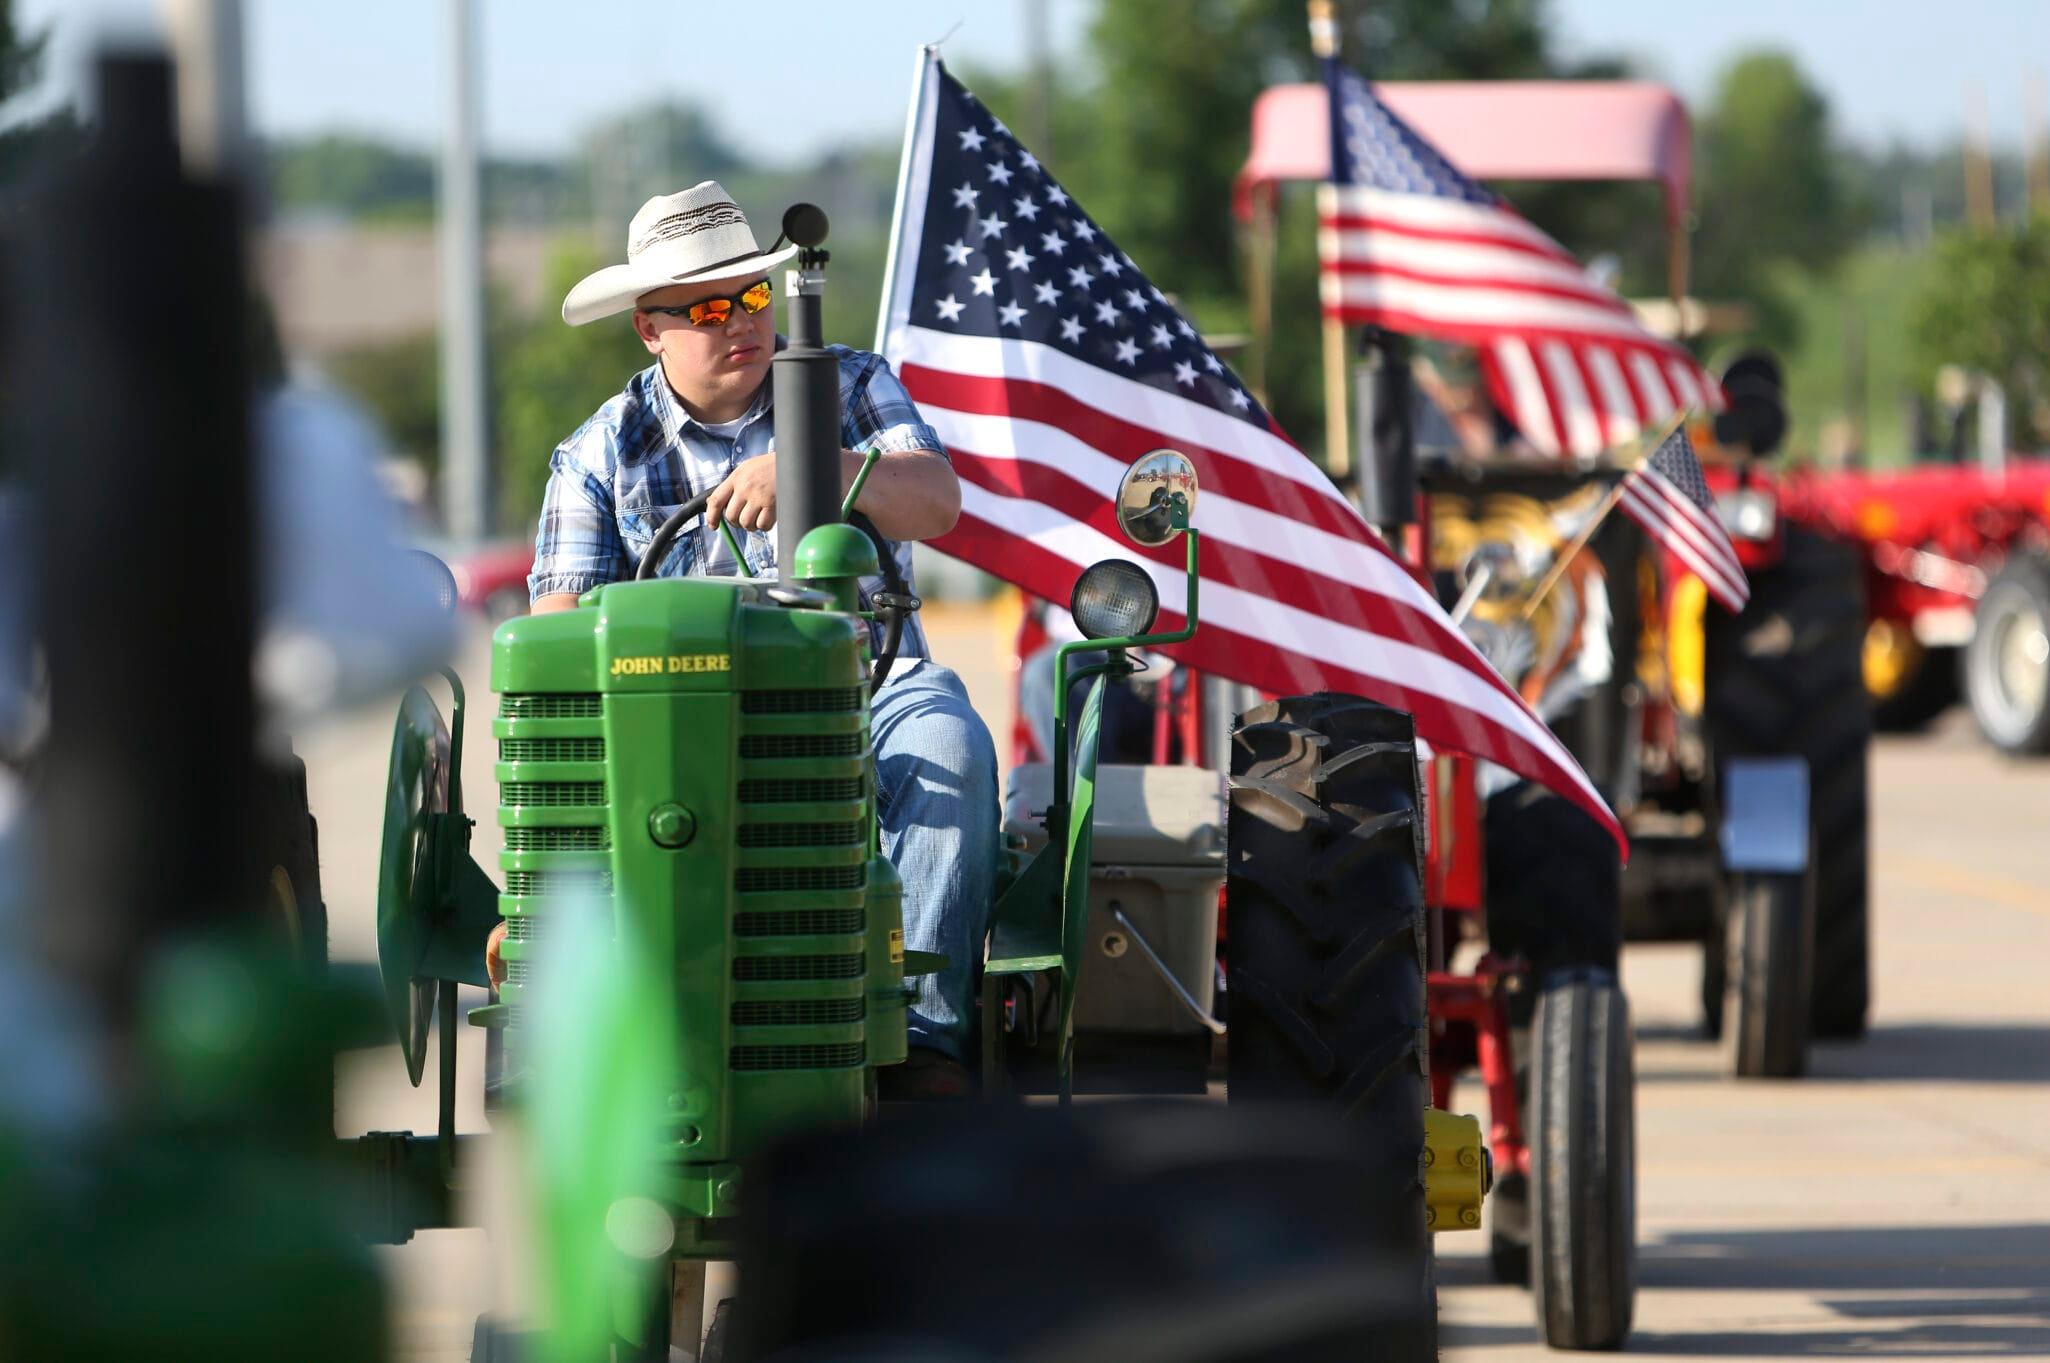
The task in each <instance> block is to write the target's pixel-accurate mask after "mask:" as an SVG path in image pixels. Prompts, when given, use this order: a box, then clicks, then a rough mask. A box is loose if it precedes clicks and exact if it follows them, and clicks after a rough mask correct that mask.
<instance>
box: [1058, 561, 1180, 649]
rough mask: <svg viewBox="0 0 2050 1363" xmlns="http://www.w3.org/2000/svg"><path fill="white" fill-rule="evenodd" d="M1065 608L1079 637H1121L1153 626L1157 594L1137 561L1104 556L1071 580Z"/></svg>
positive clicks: (1158, 607) (1158, 596)
mask: <svg viewBox="0 0 2050 1363" xmlns="http://www.w3.org/2000/svg"><path fill="white" fill-rule="evenodd" d="M1068 609H1069V611H1070V612H1072V613H1073V615H1074V617H1075V628H1076V629H1079V630H1081V631H1082V637H1083V638H1085V639H1122V638H1125V637H1127V636H1129V635H1134V634H1144V633H1145V632H1146V631H1147V630H1149V629H1152V628H1153V618H1154V617H1155V616H1156V615H1159V614H1160V593H1159V592H1157V591H1155V590H1154V589H1153V579H1152V578H1150V577H1148V576H1147V575H1146V570H1145V569H1144V568H1141V567H1140V566H1139V565H1138V564H1136V563H1133V562H1131V561H1130V560H1128V559H1122V558H1107V559H1105V560H1104V561H1103V562H1101V563H1097V564H1092V565H1091V566H1089V567H1088V568H1086V569H1084V570H1083V572H1082V576H1081V577H1079V578H1077V579H1076V580H1075V594H1074V595H1073V596H1072V597H1070V598H1069V600H1068Z"/></svg>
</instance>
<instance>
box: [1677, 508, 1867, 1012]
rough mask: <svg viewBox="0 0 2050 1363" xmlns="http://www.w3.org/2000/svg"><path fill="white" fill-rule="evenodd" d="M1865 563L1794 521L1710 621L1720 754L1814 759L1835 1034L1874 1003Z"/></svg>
mask: <svg viewBox="0 0 2050 1363" xmlns="http://www.w3.org/2000/svg"><path fill="white" fill-rule="evenodd" d="M1863 571H1864V570H1863V568H1862V566H1861V565H1860V563H1859V561H1858V558H1857V556H1856V555H1855V554H1853V553H1852V552H1851V551H1850V550H1848V549H1846V548H1844V547H1842V546H1840V545H1837V544H1832V543H1830V542H1829V541H1827V540H1825V539H1822V538H1821V537H1820V536H1817V535H1813V534H1810V533H1808V532H1807V531H1804V530H1799V529H1790V530H1788V531H1787V540H1786V552H1785V555H1784V556H1783V557H1782V558H1781V560H1780V562H1779V563H1778V564H1777V565H1775V566H1774V567H1772V568H1769V569H1765V570H1763V571H1761V572H1759V573H1757V574H1756V575H1754V576H1753V578H1752V579H1751V600H1750V602H1749V604H1747V605H1746V606H1745V608H1744V612H1743V614H1742V615H1738V616H1734V617H1733V616H1731V615H1730V614H1729V613H1728V612H1727V611H1722V610H1715V609H1712V610H1710V611H1709V613H1708V620H1707V623H1706V635H1707V639H1706V643H1707V649H1708V667H1707V694H1706V697H1705V718H1706V720H1707V727H1708V735H1709V742H1710V751H1711V752H1712V753H1713V754H1714V757H1715V760H1716V761H1717V762H1722V761H1724V760H1726V759H1728V758H1732V757H1781V756H1785V757H1800V758H1804V759H1806V761H1807V763H1808V808H1809V832H1810V837H1809V848H1810V862H1811V864H1812V866H1813V868H1814V871H1815V885H1816V902H1815V978H1814V984H1813V989H1812V992H1811V994H1810V1019H1809V1021H1810V1030H1811V1032H1812V1033H1813V1035H1815V1036H1817V1037H1827V1038H1847V1037H1856V1036H1862V1035H1863V1034H1864V1031H1865V1016H1866V1013H1867V1012H1868V1011H1869V1009H1870V1006H1871V960H1870V953H1871V946H1870V941H1871V905H1870V899H1871V883H1870V868H1869V864H1868V851H1867V840H1868V828H1869V821H1870V811H1869V808H1868V802H1867V794H1866V752H1867V749H1868V748H1869V747H1870V746H1871V741H1872V714H1871V708H1870V705H1869V702H1868V699H1867V696H1866V692H1865V678H1864V660H1863V653H1864V638H1865V605H1864V576H1863ZM1711 949H1714V946H1713V944H1711Z"/></svg>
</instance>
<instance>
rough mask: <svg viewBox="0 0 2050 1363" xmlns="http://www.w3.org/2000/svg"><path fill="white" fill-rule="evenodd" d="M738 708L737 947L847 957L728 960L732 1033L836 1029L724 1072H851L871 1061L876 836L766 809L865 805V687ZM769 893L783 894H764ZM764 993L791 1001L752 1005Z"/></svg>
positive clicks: (793, 694) (747, 699) (846, 823)
mask: <svg viewBox="0 0 2050 1363" xmlns="http://www.w3.org/2000/svg"><path fill="white" fill-rule="evenodd" d="M740 701H741V703H740V732H739V734H738V735H737V743H736V745H735V747H736V754H735V755H736V756H737V757H738V759H739V761H738V764H737V770H736V771H735V773H734V777H735V781H736V787H735V795H736V796H737V797H738V798H737V806H736V810H735V812H736V814H737V816H738V817H737V826H736V828H735V831H734V840H735V842H736V843H737V844H738V859H737V861H736V863H735V865H734V868H733V880H732V886H733V893H734V899H735V903H736V905H738V906H741V907H740V911H739V912H736V913H735V914H734V915H733V917H732V920H731V928H730V931H731V933H732V937H731V939H730V940H731V942H732V943H733V947H734V949H735V950H736V951H737V952H740V953H754V952H762V951H767V950H771V949H772V947H773V946H783V947H785V948H786V949H788V948H793V947H794V948H798V949H800V950H802V949H803V948H805V947H809V946H811V945H813V944H812V943H811V942H809V941H798V940H794V939H799V938H826V939H828V940H833V939H838V941H839V942H844V943H845V944H846V946H847V947H849V948H851V949H850V950H845V951H840V952H835V953H832V954H825V953H820V954H817V955H812V954H806V955H801V956H767V955H753V954H737V955H735V956H734V958H733V978H734V980H735V981H736V984H735V987H734V992H735V994H736V996H737V997H735V998H734V1000H733V1002H732V1004H731V1011H730V1012H729V1013H728V1015H727V1016H728V1018H729V1019H730V1021H731V1023H732V1025H733V1026H736V1027H813V1028H830V1029H838V1030H829V1031H822V1032H811V1033H796V1034H790V1033H785V1035H788V1036H789V1037H790V1042H791V1044H789V1045H781V1046H761V1045H738V1046H732V1047H731V1048H730V1050H729V1052H728V1054H727V1066H728V1068H729V1069H730V1070H732V1071H734V1072H739V1073H744V1072H761V1071H770V1070H846V1069H850V1068H855V1067H858V1066H860V1065H862V1064H865V1063H866V1062H867V1058H868V1047H867V1044H866V1043H865V1041H864V1040H863V1039H862V1032H861V1030H860V1027H861V1023H862V1021H863V1019H864V1018H866V1017H867V1016H868V1003H867V1000H866V998H865V997H864V996H863V995H862V994H861V993H860V992H859V991H860V990H861V989H862V987H863V985H862V981H863V980H864V979H865V977H866V976H867V974H868V952H867V951H866V950H865V945H866V942H865V934H866V932H867V930H868V909H867V906H866V901H867V889H868V850H869V849H868V844H869V840H870V838H871V837H872V836H873V832H872V829H871V827H870V824H869V821H868V819H867V818H865V817H861V816H859V815H857V816H856V817H852V818H844V817H843V818H840V819H833V820H823V821H821V820H818V819H816V818H813V819H807V820H804V821H802V822H789V823H780V822H772V821H771V819H772V815H771V813H770V810H769V809H768V808H765V806H767V807H775V806H781V807H783V808H782V809H781V810H778V811H777V812H782V813H785V814H786V815H788V814H795V815H798V816H799V817H800V818H802V817H803V816H804V815H806V814H811V813H813V811H811V810H806V809H792V808H790V806H793V805H817V804H825V805H834V804H837V805H843V806H844V805H847V804H853V803H858V802H863V801H866V799H867V798H868V794H869V781H868V775H867V771H868V761H867V758H868V745H869V734H868V689H867V688H866V687H863V686H844V687H832V688H822V689H817V690H804V691H743V692H742V693H741V697H740ZM757 717H759V718H757ZM771 895H774V896H780V897H779V898H768V897H767V896H771ZM750 896H758V897H754V898H750ZM770 905H784V906H787V907H773V908H772V907H767V906H770ZM850 939H851V940H850ZM751 985H754V986H761V987H760V988H753V989H751V988H750V987H749V986H751ZM772 992H773V993H778V994H783V995H796V996H797V997H794V998H792V997H784V998H759V997H750V995H755V994H767V993H772ZM850 995H851V997H850Z"/></svg>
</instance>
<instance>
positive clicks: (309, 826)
mask: <svg viewBox="0 0 2050 1363" xmlns="http://www.w3.org/2000/svg"><path fill="white" fill-rule="evenodd" d="M255 807H256V817H257V828H258V837H259V838H260V839H261V843H260V849H259V859H258V862H259V865H260V867H261V869H262V873H263V876H264V879H265V884H264V894H265V902H266V903H267V904H271V905H274V906H282V900H283V895H282V894H281V893H280V887H278V886H277V885H275V884H274V879H275V877H276V875H277V874H278V873H279V872H282V873H283V875H284V879H285V881H286V883H287V885H289V887H290V891H291V904H290V906H289V918H287V917H286V916H285V915H284V914H282V913H281V914H280V915H279V922H278V924H277V926H279V927H281V928H283V930H284V931H285V932H286V933H287V935H288V936H289V937H290V939H291V940H292V941H293V942H294V943H295V944H296V947H297V950H298V953H299V955H300V958H301V959H302V960H304V961H305V962H306V964H307V966H308V967H309V968H311V969H314V970H317V971H324V970H326V969H327V960H328V942H327V902H326V901H325V900H324V899H322V898H321V892H320V825H319V823H318V822H316V821H315V819H314V817H313V808H312V804H311V802H310V801H309V800H308V799H307V795H306V763H305V761H304V760H303V759H302V758H300V757H299V755H298V754H297V753H295V752H293V751H292V750H291V748H290V747H289V746H287V747H286V748H285V750H284V751H283V752H282V753H277V754H271V755H266V756H264V757H261V758H259V759H258V761H257V764H256V792H255Z"/></svg>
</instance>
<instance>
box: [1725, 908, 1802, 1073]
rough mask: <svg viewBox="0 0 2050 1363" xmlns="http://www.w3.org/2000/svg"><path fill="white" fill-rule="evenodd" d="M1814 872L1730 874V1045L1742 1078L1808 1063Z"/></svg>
mask: <svg viewBox="0 0 2050 1363" xmlns="http://www.w3.org/2000/svg"><path fill="white" fill-rule="evenodd" d="M1813 875H1814V872H1813V870H1812V869H1811V870H1810V871H1808V872H1806V873H1803V874H1796V875H1767V874H1741V875H1734V876H1731V877H1730V882H1729V885H1730V893H1729V916H1728V921H1727V924H1726V928H1725V931H1726V934H1727V948H1726V950H1727V955H1726V957H1725V959H1726V960H1727V961H1728V963H1729V964H1728V966H1727V969H1726V971H1725V976H1724V978H1725V979H1726V980H1727V981H1728V986H1727V992H1726V995H1725V999H1726V1001H1725V1003H1724V1007H1723V1018H1722V1026H1723V1033H1724V1035H1723V1044H1724V1049H1725V1052H1726V1054H1727V1055H1728V1057H1729V1070H1730V1073H1731V1074H1733V1075H1735V1076H1736V1077H1737V1078H1739V1079H1792V1078H1796V1077H1798V1076H1799V1075H1801V1074H1803V1073H1805V1072H1806V1071H1807V1068H1808V1037H1809V1035H1810V1033H1809V1026H1808V1021H1809V1017H1810V1014H1811V1002H1810V999H1809V991H1810V989H1811V988H1812V985H1813V977H1814V969H1813V967H1814V960H1813V957H1814V945H1815V895H1814V884H1813V879H1812V877H1813Z"/></svg>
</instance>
